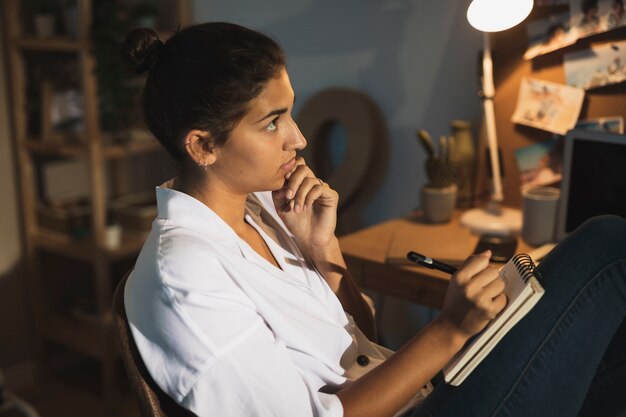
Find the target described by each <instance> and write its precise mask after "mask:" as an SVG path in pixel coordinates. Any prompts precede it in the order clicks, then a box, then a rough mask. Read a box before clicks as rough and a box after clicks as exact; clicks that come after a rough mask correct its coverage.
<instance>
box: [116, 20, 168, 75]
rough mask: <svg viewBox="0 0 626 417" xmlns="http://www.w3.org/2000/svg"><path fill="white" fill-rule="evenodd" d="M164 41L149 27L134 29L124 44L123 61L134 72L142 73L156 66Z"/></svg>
mask: <svg viewBox="0 0 626 417" xmlns="http://www.w3.org/2000/svg"><path fill="white" fill-rule="evenodd" d="M161 46H163V42H161V40H160V39H159V37H158V35H157V34H156V33H155V32H154V31H153V30H152V29H147V28H141V29H133V30H131V31H130V32H128V34H127V35H126V39H124V43H123V44H122V48H121V52H122V61H123V62H124V65H125V66H126V68H127V69H128V70H129V71H130V72H132V73H133V74H141V73H143V72H145V71H148V70H149V69H150V68H152V67H153V66H154V63H155V62H156V60H157V58H158V56H159V50H160V49H161Z"/></svg>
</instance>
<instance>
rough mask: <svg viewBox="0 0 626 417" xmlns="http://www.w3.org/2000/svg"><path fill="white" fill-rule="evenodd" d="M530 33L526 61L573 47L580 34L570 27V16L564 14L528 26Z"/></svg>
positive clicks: (530, 23)
mask: <svg viewBox="0 0 626 417" xmlns="http://www.w3.org/2000/svg"><path fill="white" fill-rule="evenodd" d="M526 29H527V31H528V49H527V50H526V52H525V53H524V59H532V58H534V57H536V56H539V55H543V54H546V53H548V52H552V51H556V50H557V49H560V48H564V47H566V46H568V45H572V44H574V43H575V42H576V39H578V34H577V32H576V31H575V30H572V29H571V27H570V14H569V12H563V13H559V14H555V15H552V16H549V17H547V18H545V19H538V20H535V21H532V22H529V23H528V25H526Z"/></svg>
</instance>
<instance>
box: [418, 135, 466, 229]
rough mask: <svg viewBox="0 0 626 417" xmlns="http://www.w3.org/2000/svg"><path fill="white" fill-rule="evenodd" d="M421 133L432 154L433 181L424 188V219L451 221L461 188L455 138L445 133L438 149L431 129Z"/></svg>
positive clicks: (428, 161) (429, 161)
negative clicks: (429, 131) (454, 149)
mask: <svg viewBox="0 0 626 417" xmlns="http://www.w3.org/2000/svg"><path fill="white" fill-rule="evenodd" d="M417 136H418V138H419V139H420V141H421V143H422V145H423V146H424V149H426V152H427V154H428V157H427V159H426V174H427V175H428V179H429V182H428V183H427V184H425V185H424V186H423V187H422V208H423V212H424V219H425V220H426V221H428V222H429V223H442V222H447V221H449V220H450V218H451V217H452V212H453V210H454V206H455V205H456V198H457V191H458V187H457V185H456V179H457V175H458V166H457V165H458V164H457V163H456V162H455V161H454V159H453V157H452V155H453V142H452V138H448V137H446V136H441V138H440V140H439V150H438V151H437V150H436V149H435V144H434V142H433V140H432V138H431V136H430V135H429V134H428V132H426V131H425V130H420V131H418V132H417Z"/></svg>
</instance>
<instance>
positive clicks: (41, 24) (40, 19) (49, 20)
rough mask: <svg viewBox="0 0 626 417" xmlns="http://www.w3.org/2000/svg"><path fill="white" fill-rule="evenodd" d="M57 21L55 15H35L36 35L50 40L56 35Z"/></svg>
mask: <svg viewBox="0 0 626 417" xmlns="http://www.w3.org/2000/svg"><path fill="white" fill-rule="evenodd" d="M55 29H56V20H55V17H54V15H53V14H38V15H35V33H36V34H37V36H40V37H42V38H49V37H50V36H53V35H54V32H55Z"/></svg>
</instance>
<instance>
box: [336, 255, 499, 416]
mask: <svg viewBox="0 0 626 417" xmlns="http://www.w3.org/2000/svg"><path fill="white" fill-rule="evenodd" d="M490 256H491V253H490V252H489V251H487V252H485V253H484V254H481V255H475V256H472V257H470V258H469V259H468V260H467V261H466V262H465V263H464V265H463V266H462V267H461V268H460V269H459V271H457V272H456V273H455V274H454V275H453V276H452V278H451V281H450V286H449V288H448V292H447V293H446V298H445V301H444V307H443V310H442V312H441V315H440V316H439V317H438V318H437V319H435V320H434V321H433V322H432V323H431V324H430V325H429V326H427V327H426V328H425V329H424V330H423V331H422V332H420V333H419V334H417V335H416V336H415V337H413V338H412V339H411V340H410V341H409V342H408V343H407V344H406V345H405V346H403V347H402V348H401V349H400V350H399V351H398V352H396V353H395V354H394V355H393V356H391V357H390V358H389V359H387V360H386V361H385V362H384V363H383V364H381V365H380V366H378V367H377V368H375V369H373V370H372V371H371V372H369V373H368V374H366V375H364V376H363V377H361V378H359V379H358V380H356V381H354V382H353V383H352V384H350V385H348V386H346V387H344V388H343V389H341V390H340V391H339V392H338V393H337V396H338V397H339V399H340V400H341V403H342V405H343V408H344V415H345V416H346V417H350V416H359V417H367V416H391V415H393V414H394V413H396V412H397V411H398V410H399V409H400V408H402V407H403V406H404V405H405V404H406V403H407V402H408V401H409V400H410V399H411V398H412V397H413V396H414V395H415V393H416V392H418V390H419V389H420V388H421V387H423V386H424V385H425V384H426V383H427V382H428V381H430V380H431V379H432V378H433V377H434V376H435V374H436V373H437V372H439V370H441V369H442V368H443V367H444V366H445V364H446V363H447V362H448V361H449V360H450V359H451V358H452V356H454V355H455V354H456V353H457V352H458V351H459V350H460V349H461V348H462V347H463V345H464V344H465V342H467V340H468V339H469V338H470V337H471V336H473V335H474V334H476V333H478V332H479V331H481V330H482V329H483V328H484V327H485V326H486V325H487V323H488V322H489V321H490V320H491V319H493V318H494V317H495V316H496V315H497V313H498V312H499V311H500V310H502V309H503V308H504V306H505V305H506V297H505V296H504V295H503V294H502V291H503V289H504V283H503V281H502V280H501V279H498V273H497V271H496V270H495V269H494V268H491V267H489V266H488V264H489V257H490Z"/></svg>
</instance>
